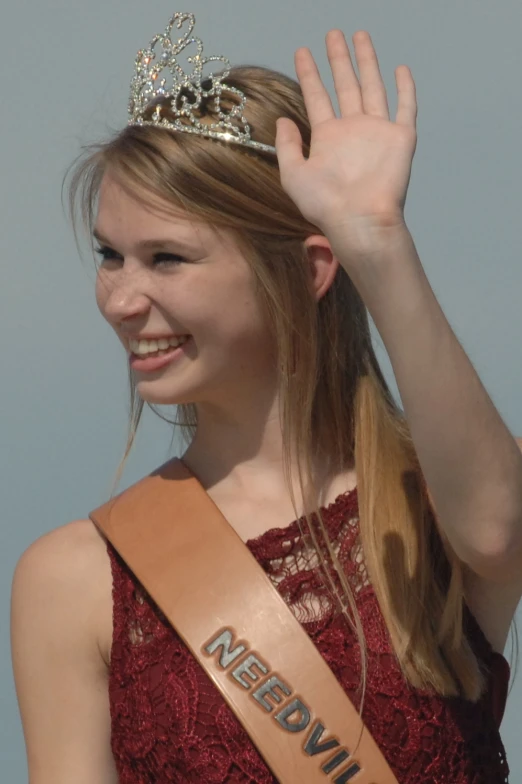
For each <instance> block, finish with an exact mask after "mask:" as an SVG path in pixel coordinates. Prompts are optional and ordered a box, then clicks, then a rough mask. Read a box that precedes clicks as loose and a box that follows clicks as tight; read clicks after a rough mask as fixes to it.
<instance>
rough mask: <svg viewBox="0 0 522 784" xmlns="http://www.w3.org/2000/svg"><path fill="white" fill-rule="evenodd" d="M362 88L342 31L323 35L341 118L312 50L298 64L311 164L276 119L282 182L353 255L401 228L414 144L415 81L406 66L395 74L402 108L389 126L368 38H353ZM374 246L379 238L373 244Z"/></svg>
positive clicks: (300, 53)
mask: <svg viewBox="0 0 522 784" xmlns="http://www.w3.org/2000/svg"><path fill="white" fill-rule="evenodd" d="M353 41H354V46H355V53H356V57H357V64H358V69H359V73H360V82H359V79H358V78H357V76H356V74H355V71H354V68H353V65H352V60H351V55H350V50H349V48H348V44H347V42H346V38H345V36H344V33H343V32H342V31H341V30H330V32H329V33H328V34H327V36H326V44H327V52H328V59H329V61H330V66H331V69H332V74H333V78H334V84H335V90H336V93H337V97H338V101H339V109H340V114H341V116H340V117H337V116H336V114H335V111H334V108H333V105H332V102H331V100H330V96H329V94H328V92H327V90H326V88H325V87H324V85H323V82H322V80H321V77H320V75H319V71H318V69H317V65H316V63H315V60H314V58H313V56H312V54H311V52H310V50H309V49H307V48H306V47H302V48H300V49H298V50H297V51H296V53H295V66H296V72H297V76H298V78H299V82H300V84H301V89H302V91H303V96H304V100H305V105H306V110H307V113H308V117H309V120H310V124H311V128H312V138H311V146H310V155H309V158H307V159H306V158H304V156H303V152H302V139H301V135H300V133H299V130H298V128H297V126H296V125H295V123H294V122H292V121H291V120H290V119H289V118H281V119H279V120H278V129H277V136H276V150H277V155H278V161H279V168H280V174H281V184H282V186H283V188H284V190H285V191H286V192H287V193H288V195H289V196H290V198H291V199H292V200H293V201H294V202H295V204H296V205H297V207H298V208H299V210H300V212H301V213H302V214H303V216H304V217H305V218H307V219H308V220H309V221H310V222H311V223H313V224H314V225H316V226H318V227H319V228H320V229H321V230H322V231H323V232H324V234H325V235H326V236H327V237H328V238H330V237H335V238H336V239H337V240H338V241H339V242H341V239H340V238H342V245H343V249H344V250H346V251H347V252H348V253H349V252H350V251H352V252H353V254H354V256H355V255H356V254H357V253H358V252H361V253H368V252H371V251H372V242H373V239H372V238H373V237H375V238H377V237H379V236H381V235H382V232H383V231H384V232H387V231H389V230H394V229H395V228H402V227H404V205H405V202H406V193H407V189H408V186H409V182H410V176H411V167H412V162H413V157H414V155H415V149H416V144H417V131H416V119H417V102H416V94H415V83H414V81H413V77H412V75H411V72H410V69H409V68H408V67H407V66H404V65H403V66H399V67H398V68H397V69H396V70H395V78H396V84H397V91H398V110H397V116H396V120H395V122H393V121H391V120H390V115H389V109H388V101H387V95H386V89H385V87H384V83H383V81H382V78H381V74H380V70H379V63H378V60H377V55H376V53H375V49H374V47H373V43H372V40H371V37H370V35H369V33H367V32H366V31H359V32H357V33H355V34H354V36H353ZM376 242H377V239H376Z"/></svg>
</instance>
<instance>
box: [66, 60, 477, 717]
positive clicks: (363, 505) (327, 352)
mask: <svg viewBox="0 0 522 784" xmlns="http://www.w3.org/2000/svg"><path fill="white" fill-rule="evenodd" d="M227 83H228V84H230V85H232V86H235V87H237V88H238V89H240V90H241V91H242V92H243V93H244V94H245V95H246V96H247V111H246V118H247V121H248V123H249V125H250V128H251V133H252V138H254V139H255V140H256V141H260V142H264V143H266V144H271V145H274V144H275V141H274V140H275V129H276V119H277V118H278V117H280V116H286V117H290V118H291V119H292V120H293V121H294V122H295V123H296V124H297V126H298V127H299V130H300V132H301V136H302V139H303V143H304V144H303V153H304V154H305V155H308V153H309V148H310V137H311V129H310V125H309V120H308V116H307V113H306V108H305V105H304V101H303V96H302V92H301V88H300V85H299V84H298V82H296V81H294V80H293V79H290V78H289V77H287V76H285V75H283V74H281V73H278V72H276V71H273V70H270V69H268V68H264V67H259V66H249V65H245V66H237V67H235V68H233V69H232V70H231V72H230V74H229V76H228V78H227ZM223 103H225V102H224V101H223ZM164 113H165V110H164ZM200 117H201V120H202V121H206V120H205V118H209V117H212V107H211V105H210V104H209V105H207V106H205V107H203V109H202V111H201V113H200ZM72 168H73V176H72V180H71V183H70V187H69V209H70V212H71V216H72V220H73V225H74V226H75V234H76V236H77V231H76V222H75V215H76V205H77V202H79V205H80V211H81V216H82V218H83V223H84V225H85V226H86V227H87V228H88V230H89V233H90V234H92V228H93V220H94V217H95V206H96V201H97V197H98V194H99V188H100V184H101V181H102V178H103V176H104V174H105V172H106V171H108V170H110V173H111V176H112V177H114V178H116V179H117V181H118V182H119V184H120V185H121V186H122V187H124V188H125V189H126V190H128V192H129V193H131V194H133V195H134V196H135V197H136V198H138V199H140V200H142V201H147V202H148V203H149V204H150V202H151V201H157V202H158V203H160V204H161V203H165V202H167V203H169V204H170V205H172V208H173V210H174V209H181V210H183V211H187V212H188V213H189V214H191V215H192V216H194V217H195V218H196V219H198V220H201V221H205V222H207V223H208V224H209V225H211V226H212V227H214V228H216V229H219V228H223V229H225V230H227V231H228V232H230V233H231V235H232V236H233V238H234V239H235V241H236V242H237V245H238V247H239V249H240V250H241V251H242V253H243V255H244V258H245V259H246V261H247V262H248V264H249V265H250V266H251V269H252V271H253V274H254V279H255V282H256V288H257V293H258V296H259V297H260V301H261V302H262V303H263V305H264V307H265V308H266V312H267V315H268V318H267V323H268V324H269V325H270V328H271V329H272V330H273V337H274V339H275V341H276V345H277V350H278V360H279V366H280V406H281V409H280V411H281V423H282V432H283V444H284V455H283V465H284V474H285V481H286V482H287V483H288V489H289V492H290V497H291V500H292V504H293V507H294V510H295V514H296V518H297V517H298V510H297V507H296V502H295V496H294V492H293V482H292V481H291V466H292V465H293V464H296V463H297V465H298V476H299V486H300V487H301V490H302V492H303V497H305V489H304V488H305V487H309V486H310V487H312V492H311V495H310V496H309V494H308V493H306V501H305V509H313V510H314V512H315V515H316V516H317V519H318V522H319V527H320V531H321V537H322V539H323V544H322V546H321V544H320V543H319V542H318V540H317V536H316V533H315V531H314V527H313V526H312V525H311V524H310V522H311V521H310V516H311V514H312V513H310V512H309V513H307V514H306V515H305V519H306V522H307V527H308V529H309V535H310V536H311V537H312V541H313V543H314V546H315V548H316V550H317V553H318V555H319V558H320V563H321V565H322V568H323V570H324V572H325V575H326V577H327V580H328V581H329V584H330V586H331V588H332V591H333V594H334V596H336V600H337V602H338V604H339V607H340V609H341V611H342V613H343V614H344V616H345V618H346V619H347V621H348V622H349V624H350V625H351V627H352V628H353V629H354V631H355V633H356V635H357V638H358V641H359V644H360V649H361V665H362V679H361V684H362V700H361V708H360V711H361V712H362V704H363V701H364V691H365V688H366V673H367V650H366V644H365V637H364V632H363V628H362V624H361V620H360V616H359V613H358V609H357V606H356V602H355V598H354V595H353V591H352V588H351V586H350V584H349V581H348V578H347V576H346V574H345V573H344V572H343V569H342V567H341V565H340V563H339V560H338V558H337V556H336V553H335V551H334V548H333V544H332V542H331V541H330V539H329V536H328V533H327V530H326V528H325V525H324V521H323V517H322V514H321V511H320V507H319V500H318V499H319V489H318V487H317V486H316V485H315V483H314V478H313V474H312V455H313V454H320V455H325V456H327V457H326V459H327V460H328V466H329V467H330V471H331V475H332V476H334V475H335V472H337V471H338V472H341V471H343V470H345V469H346V467H347V466H355V469H356V475H357V497H358V507H359V521H360V535H361V542H362V547H363V552H364V557H365V566H366V568H367V571H368V575H369V577H370V581H371V583H372V586H373V589H374V591H375V594H376V597H377V600H378V602H379V605H380V608H381V611H382V614H383V616H384V620H385V623H386V626H387V628H388V631H389V634H390V639H391V643H392V645H393V648H394V651H395V653H396V656H397V660H398V662H399V664H400V667H401V670H402V672H403V674H404V677H405V679H406V680H407V681H408V682H409V684H411V686H413V687H415V688H418V689H425V690H428V691H429V690H434V692H436V693H438V694H440V695H443V696H445V697H453V696H463V697H465V698H466V699H469V700H472V701H476V700H478V699H479V698H480V697H481V695H482V694H483V691H484V688H485V685H486V684H485V677H484V674H483V672H482V669H481V666H480V663H479V661H478V660H477V657H476V656H475V654H474V652H473V650H472V648H471V646H470V644H469V642H468V639H467V638H466V635H465V632H464V629H463V602H464V596H463V582H462V578H463V574H462V566H461V564H460V562H459V560H458V559H457V557H456V556H455V554H454V553H453V551H452V550H451V548H450V547H449V545H448V542H447V540H446V539H445V537H444V536H443V534H442V532H441V531H440V529H439V526H438V524H437V519H436V515H435V512H434V509H433V506H432V502H431V498H430V495H429V492H428V491H427V487H426V483H425V480H424V477H423V473H422V470H421V467H420V464H419V461H418V458H417V454H416V450H415V446H414V443H413V441H412V437H411V433H410V430H409V427H408V424H407V422H406V419H405V416H404V413H403V411H402V410H401V409H400V408H399V407H398V406H397V404H396V403H395V402H394V399H393V396H392V394H391V392H390V390H389V388H388V386H387V383H386V381H385V379H384V376H383V374H382V372H381V369H380V367H379V364H378V361H377V358H376V356H375V353H374V349H373V346H372V340H371V333H370V325H369V320H368V314H367V310H366V307H365V305H364V302H363V301H362V299H361V297H360V295H359V293H358V291H357V290H356V288H355V286H354V285H353V283H352V282H351V280H350V278H349V276H348V275H347V274H345V273H344V272H343V271H342V270H340V271H339V274H338V275H337V276H336V278H335V280H334V282H333V284H332V285H331V287H330V289H329V290H328V292H327V293H326V294H325V296H324V297H323V298H322V299H321V300H320V301H319V302H317V301H316V300H315V297H314V296H313V295H312V293H311V291H312V289H311V285H310V283H311V273H310V270H309V265H308V264H307V263H306V260H307V257H306V253H305V249H304V246H303V242H304V240H305V239H306V238H307V237H308V236H310V235H311V234H317V233H321V232H320V231H319V230H318V229H317V227H316V226H313V225H312V224H310V223H309V222H308V221H307V220H306V219H305V218H304V217H303V216H302V215H301V213H300V212H299V210H298V209H297V207H296V206H295V204H294V203H293V202H292V200H291V199H290V198H289V196H288V195H287V194H286V193H285V191H284V190H283V189H282V186H281V181H280V174H279V169H278V165H277V160H276V156H272V155H270V154H266V153H263V152H257V151H252V150H249V149H248V148H247V147H242V146H239V145H236V144H226V143H222V142H217V141H213V140H212V141H211V140H208V139H204V138H201V137H198V136H194V135H192V134H184V133H177V134H176V133H170V132H168V131H166V130H164V129H157V128H153V127H145V126H144V127H135V126H133V127H126V128H125V129H123V130H122V131H120V132H117V133H116V134H115V135H114V136H113V138H111V139H110V140H109V141H107V142H104V143H99V144H93V145H89V146H87V147H85V148H84V152H83V153H82V154H81V155H80V156H79V157H78V158H77V159H76V161H75V162H73V165H72ZM129 382H130V422H129V433H128V440H127V445H126V448H125V452H124V456H123V459H122V461H121V463H120V465H119V467H118V471H117V475H116V480H115V484H114V486H113V492H114V487H115V485H116V484H117V483H118V482H119V480H120V478H121V474H122V471H123V467H124V465H125V462H126V460H127V457H128V455H129V452H130V450H131V447H132V445H133V442H134V438H135V435H136V431H137V428H138V425H139V422H140V419H141V414H142V411H143V406H144V401H143V400H142V399H140V398H139V396H138V394H137V391H136V385H135V382H134V379H133V376H132V372H129ZM151 408H152V407H151ZM152 410H153V411H154V413H156V414H157V415H158V416H160V417H161V418H162V419H165V418H164V417H163V416H162V415H161V414H160V413H159V412H157V411H156V410H155V409H154V408H152ZM165 421H167V422H169V423H170V424H172V425H173V426H174V427H179V428H181V431H182V435H183V438H184V440H185V441H186V443H189V442H190V439H191V438H192V437H193V436H194V434H195V432H196V429H197V414H196V407H195V405H193V404H184V405H179V406H178V407H177V412H176V419H175V421H174V422H171V421H170V420H168V419H165ZM294 457H295V461H294ZM303 477H305V479H303ZM111 496H112V493H111ZM325 547H326V549H327V551H328V552H329V554H330V557H331V559H332V562H333V564H334V568H335V571H336V572H337V576H338V578H339V581H340V583H341V585H342V588H343V595H341V596H339V594H338V591H337V589H336V586H335V583H334V581H333V579H332V577H331V575H330V571H329V568H328V566H327V563H326V560H325V558H324V555H323V550H324V548H325ZM349 611H351V614H350V612H349Z"/></svg>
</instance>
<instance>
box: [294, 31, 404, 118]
mask: <svg viewBox="0 0 522 784" xmlns="http://www.w3.org/2000/svg"><path fill="white" fill-rule="evenodd" d="M352 40H353V42H354V49H355V56H356V59H357V66H358V70H359V78H358V77H357V75H356V73H355V70H354V67H353V64H352V57H351V54H350V49H349V47H348V43H347V41H346V38H345V35H344V33H343V31H342V30H337V29H334V30H330V31H329V32H328V33H327V35H326V48H327V54H328V60H329V62H330V66H331V70H332V75H333V79H334V85H335V91H336V94H337V98H338V101H339V109H340V112H341V116H342V117H347V116H349V115H351V114H361V113H363V112H364V113H365V114H372V115H375V116H377V117H383V118H384V119H386V120H389V119H390V110H389V107H388V96H387V94H386V87H385V85H384V82H383V80H382V75H381V72H380V68H379V61H378V59H377V54H376V52H375V48H374V46H373V42H372V39H371V36H370V34H369V33H368V32H367V31H366V30H359V31H358V32H356V33H355V34H354V35H353V36H352ZM295 68H296V73H297V76H298V78H299V82H300V85H301V89H302V92H303V97H304V101H305V105H306V110H307V113H308V117H309V119H310V123H311V125H312V127H313V126H314V125H316V124H317V123H320V122H323V121H325V120H330V119H332V118H333V117H335V116H336V115H335V110H334V107H333V104H332V101H331V98H330V95H329V94H328V91H327V90H326V88H325V86H324V84H323V81H322V79H321V76H320V74H319V70H318V68H317V65H316V62H315V60H314V58H313V56H312V53H311V51H310V50H309V49H308V48H307V47H301V48H300V49H298V50H297V51H296V53H295ZM395 73H396V80H397V89H398V93H399V104H398V110H397V122H398V123H400V124H404V125H410V126H412V125H413V127H415V122H416V116H417V103H416V96H415V83H414V81H413V77H412V75H411V72H410V70H409V68H408V67H407V66H401V68H400V69H397V71H396V72H395Z"/></svg>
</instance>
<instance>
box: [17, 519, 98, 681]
mask: <svg viewBox="0 0 522 784" xmlns="http://www.w3.org/2000/svg"><path fill="white" fill-rule="evenodd" d="M24 568H25V570H31V571H33V572H34V573H35V575H37V574H38V573H42V572H45V575H51V574H52V575H53V577H54V579H55V580H56V581H57V585H60V586H63V585H64V584H65V585H66V587H67V591H68V593H69V596H70V600H71V605H75V606H76V607H77V609H78V610H80V605H81V610H82V611H83V612H84V613H87V617H86V620H88V621H89V624H88V628H90V629H91V630H92V634H93V636H94V642H95V643H96V644H97V646H98V649H99V652H100V657H101V662H103V664H104V665H105V666H106V667H108V666H109V663H110V647H111V642H112V573H111V565H110V560H109V555H108V552H107V542H106V540H105V538H104V537H103V535H102V534H101V533H100V531H99V530H98V528H97V527H96V526H95V524H94V523H93V522H92V520H90V519H89V518H86V519H80V520H73V521H72V522H69V523H66V524H65V525H62V526H59V527H58V528H54V529H53V530H51V531H49V532H47V533H45V534H43V535H42V536H40V537H39V538H38V539H36V540H35V541H34V542H32V544H31V545H29V547H28V548H27V549H26V550H25V551H24V553H23V554H22V555H21V557H20V559H19V561H18V564H17V567H16V569H17V571H19V570H21V569H24Z"/></svg>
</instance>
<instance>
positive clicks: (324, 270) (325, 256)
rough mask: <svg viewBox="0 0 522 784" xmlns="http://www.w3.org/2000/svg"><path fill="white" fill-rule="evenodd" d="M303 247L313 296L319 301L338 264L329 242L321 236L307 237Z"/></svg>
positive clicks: (334, 274) (335, 273) (329, 283)
mask: <svg viewBox="0 0 522 784" xmlns="http://www.w3.org/2000/svg"><path fill="white" fill-rule="evenodd" d="M304 246H305V248H306V251H307V253H308V259H309V261H310V266H311V271H312V280H313V284H312V285H313V292H314V296H315V298H316V300H317V301H319V300H320V299H322V297H324V295H325V294H326V292H327V291H328V289H329V288H330V286H331V285H332V283H333V282H334V280H335V276H336V275H337V272H338V270H339V267H340V264H339V262H338V260H337V258H336V257H335V256H334V254H333V252H332V247H331V245H330V243H329V241H328V240H327V239H326V237H324V236H323V235H322V234H314V235H312V236H311V237H307V239H306V240H305V242H304Z"/></svg>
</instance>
